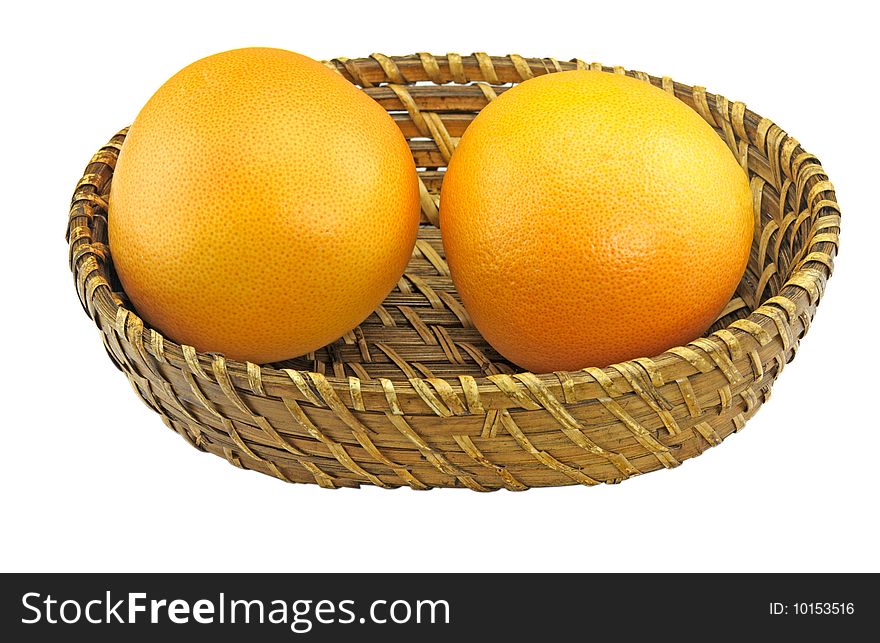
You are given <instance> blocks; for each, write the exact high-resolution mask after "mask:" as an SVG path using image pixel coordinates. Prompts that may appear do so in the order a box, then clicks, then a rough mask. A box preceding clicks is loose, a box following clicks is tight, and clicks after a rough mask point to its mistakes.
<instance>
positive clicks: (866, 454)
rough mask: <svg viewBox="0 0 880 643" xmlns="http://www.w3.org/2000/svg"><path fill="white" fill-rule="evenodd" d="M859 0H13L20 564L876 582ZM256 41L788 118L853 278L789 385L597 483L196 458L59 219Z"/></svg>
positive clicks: (14, 533)
mask: <svg viewBox="0 0 880 643" xmlns="http://www.w3.org/2000/svg"><path fill="white" fill-rule="evenodd" d="M860 4H861V5H862V6H867V5H864V4H863V3H852V4H851V5H850V4H847V3H844V2H834V3H821V4H819V3H815V4H813V3H808V2H798V3H791V5H790V6H784V5H783V3H776V2H766V1H764V2H744V1H738V2H735V3H717V2H716V3H707V2H695V3H678V4H676V3H668V2H664V3H644V4H631V5H627V3H625V2H606V3H602V4H600V5H593V6H589V7H588V3H586V2H571V3H566V2H553V3H518V2H514V1H509V2H504V3H491V2H473V1H470V2H452V1H450V0H444V1H443V2H407V3H400V2H398V3H376V2H365V1H361V2H358V3H349V2H341V1H340V0H335V1H334V2H318V3H316V2H310V3H293V2H291V3H280V2H279V3H267V2H258V1H256V0H248V1H247V2H241V3H237V4H227V3H220V2H212V3H204V4H199V5H196V4H195V3H193V4H190V3H184V2H172V3H164V2H155V1H152V2H149V3H146V2H145V3H138V4H137V5H135V4H134V3H132V4H130V5H129V4H125V3H111V2H103V3H64V4H62V3H58V4H57V5H43V6H41V5H39V4H37V3H29V2H16V3H12V4H9V5H7V7H6V8H5V9H4V18H3V22H4V24H3V26H2V27H0V29H2V31H3V34H2V38H0V48H2V56H0V60H2V65H3V74H2V76H0V83H2V84H3V85H4V89H3V91H2V95H3V100H2V102H0V112H2V116H3V118H2V119H0V122H2V141H3V144H2V148H0V163H2V165H3V168H2V169H3V172H2V176H3V178H4V180H5V188H4V198H3V204H4V220H5V221H6V224H5V226H4V243H3V246H2V248H3V249H2V254H0V256H2V259H3V262H4V263H3V304H4V307H3V312H4V314H3V315H2V322H0V323H2V326H3V328H2V331H3V332H2V359H3V362H2V363H3V367H2V378H3V382H2V395H3V404H2V414H0V418H2V420H0V421H2V432H3V436H2V442H0V447H2V464H0V476H2V484H0V489H2V491H0V494H2V514H0V515H2V523H3V527H2V530H0V570H3V571H12V570H21V571H38V570H71V571H72V570H83V571H119V570H141V571H196V570H238V571H256V570H261V571H274V570H280V571H327V572H329V571H337V570H357V571H383V570H388V571H401V570H402V571H434V570H449V571H508V570H509V571H543V570H559V571H565V570H577V571H639V570H658V571H667V570H668V571H676V570H682V571H685V570H687V571H721V570H743V571H745V570H758V571H762V570H763V571H783V570H792V571H807V570H852V571H858V570H871V571H880V565H878V547H877V543H878V530H877V520H878V518H877V513H878V501H877V492H878V475H877V471H876V469H877V467H878V464H877V463H878V459H877V454H876V450H877V448H878V445H880V422H878V415H877V412H876V401H877V399H878V397H880V388H878V377H880V360H878V357H880V356H878V348H877V346H878V339H877V332H876V329H875V328H874V326H873V322H874V321H875V320H876V319H877V315H876V313H877V311H876V308H875V307H876V302H877V278H876V267H877V265H878V264H877V255H878V252H880V236H878V220H880V217H878V208H877V198H876V190H877V185H878V181H877V176H876V171H877V156H876V154H877V149H878V142H880V141H878V135H877V127H876V122H877V121H876V106H877V102H876V101H875V92H876V79H875V78H874V76H875V74H874V68H875V67H876V63H877V61H878V59H880V51H878V46H877V36H876V24H875V23H874V22H873V21H872V20H869V19H868V17H867V16H865V15H862V14H861V13H860V11H859V9H858V8H857V7H858V6H859V5H860ZM10 12H11V13H10ZM250 45H266V46H275V47H283V48H288V49H293V50H295V51H299V52H301V53H304V54H307V55H310V56H312V57H314V58H318V59H322V58H330V57H334V56H348V57H358V56H366V55H369V54H370V53H372V52H375V51H380V52H383V53H386V54H407V53H414V52H416V51H430V52H434V53H437V54H443V53H446V52H448V51H455V52H459V53H463V54H464V53H470V52H472V51H486V52H489V53H491V54H496V55H504V54H507V53H520V54H522V55H525V56H554V57H556V58H559V59H569V58H572V57H579V58H583V59H585V60H587V61H594V60H598V61H600V62H603V63H606V64H619V65H623V66H626V67H627V68H635V69H640V70H644V71H647V72H650V73H653V74H656V75H663V74H668V75H670V76H672V77H673V78H675V79H676V80H680V81H682V82H686V83H688V84H702V85H706V86H707V87H708V88H709V90H710V91H717V92H719V93H723V94H724V95H726V96H728V97H729V98H731V99H737V100H743V101H745V102H746V103H747V104H748V105H749V106H750V107H751V108H752V109H754V110H755V111H757V112H758V113H760V114H762V115H764V116H767V117H769V118H771V119H773V120H774V121H776V122H777V123H779V124H780V126H782V127H783V128H784V129H786V130H787V131H788V132H790V133H791V134H793V135H794V136H795V137H796V138H798V139H799V140H800V141H801V142H802V144H803V145H804V146H805V147H806V148H807V149H808V150H809V151H811V152H813V153H814V154H816V155H817V156H818V157H819V158H820V159H821V161H822V162H823V164H824V166H825V168H826V170H827V172H828V174H829V176H830V177H831V180H832V181H833V182H834V184H835V186H836V188H837V195H838V199H839V201H840V204H841V206H842V208H843V213H844V216H843V227H842V245H841V253H840V256H839V259H838V262H837V266H836V270H835V274H834V277H833V278H832V279H831V281H830V283H829V287H828V290H827V294H826V296H825V298H824V300H823V302H822V304H821V306H820V308H819V311H818V314H817V316H816V319H815V321H814V324H813V326H812V328H811V330H810V333H809V335H808V336H807V337H806V339H805V340H804V341H803V343H802V345H801V350H800V352H799V354H798V356H797V358H796V359H795V360H794V362H793V363H791V364H789V365H788V367H787V368H786V369H785V371H784V372H783V374H782V376H781V378H780V380H779V381H778V383H777V384H776V386H775V388H774V389H773V398H772V399H771V400H770V402H769V403H768V404H767V405H766V406H765V407H764V408H763V409H762V410H761V411H760V412H759V413H758V415H757V416H756V417H755V418H754V419H753V420H751V421H750V422H749V424H748V425H747V426H746V428H745V430H744V431H743V432H742V433H740V434H738V435H735V436H732V437H731V438H730V439H729V440H727V441H725V442H724V444H723V445H721V446H720V447H718V448H716V449H712V450H710V451H709V452H707V453H706V454H704V455H703V456H701V457H699V458H696V459H694V460H691V461H688V462H687V463H685V465H684V466H682V467H680V468H678V469H675V470H672V471H662V472H657V473H653V474H651V475H648V476H644V477H641V478H637V479H634V480H632V481H628V482H626V483H624V484H622V485H617V486H600V487H595V488H583V487H567V488H558V489H536V490H532V491H529V492H526V493H521V494H514V493H509V492H506V491H499V492H496V493H493V494H476V493H472V492H468V491H457V490H434V491H430V492H414V491H411V490H408V489H400V490H396V491H386V490H381V489H373V488H364V489H362V490H360V491H352V490H340V491H335V492H332V491H326V490H323V489H320V488H318V487H316V486H291V485H284V484H282V483H280V482H278V481H277V480H274V479H272V478H270V477H266V476H262V475H259V474H255V473H248V472H243V471H240V470H238V469H235V468H233V467H231V466H229V464H228V463H226V462H225V461H224V460H223V459H221V458H217V457H214V456H210V455H206V454H201V453H199V452H198V451H196V450H195V449H193V448H191V447H189V446H188V445H187V444H186V443H185V442H184V441H183V440H182V439H180V438H179V437H178V436H176V435H175V434H173V433H172V432H171V431H169V430H167V429H166V428H165V427H164V426H163V424H162V423H161V421H160V420H159V418H158V417H157V416H155V415H153V414H152V413H151V412H149V411H148V410H147V409H146V407H144V405H143V404H142V403H141V402H140V401H139V400H138V399H137V398H136V397H135V395H134V394H133V392H132V390H131V388H130V386H129V384H128V382H127V381H126V379H125V377H123V376H122V375H121V374H120V373H119V372H118V371H117V370H116V369H115V368H114V367H113V366H112V364H111V363H110V361H109V360H108V359H107V356H106V354H105V353H104V349H103V347H102V345H101V341H100V338H99V335H98V333H97V331H96V330H95V328H94V326H93V324H92V322H91V321H90V320H89V319H88V318H87V317H86V315H85V314H84V313H83V311H82V309H81V308H80V305H79V302H78V301H77V298H76V295H75V292H74V288H73V282H72V279H71V276H70V273H69V271H68V267H67V247H66V244H65V242H64V238H63V237H64V230H65V224H66V218H67V208H68V203H69V199H70V194H71V192H72V189H73V187H74V184H75V183H76V181H77V179H78V178H79V177H80V175H81V172H82V169H83V168H84V166H85V164H86V162H87V161H88V159H89V158H90V156H91V155H92V153H93V152H94V151H95V150H96V149H97V148H98V147H99V146H100V145H102V144H103V143H104V142H105V141H106V140H107V139H108V138H109V137H110V136H111V135H112V134H113V133H115V132H116V131H117V130H118V129H119V128H121V127H122V126H124V125H127V124H128V123H130V122H131V120H132V119H133V118H134V116H135V115H136V114H137V112H138V110H139V109H140V107H141V106H142V105H143V103H144V102H145V101H146V100H147V99H148V98H149V96H150V95H151V94H152V92H153V91H155V90H156V89H157V88H158V87H159V85H161V84H162V82H164V81H165V80H166V79H167V78H168V77H170V76H171V75H172V74H173V73H175V72H176V71H177V70H178V69H180V68H181V67H183V66H185V65H186V64H188V63H190V62H192V61H194V60H196V59H197V58H200V57H202V56H205V55H208V54H212V53H216V52H219V51H222V50H226V49H232V48H237V47H242V46H250ZM817 600H818V599H817Z"/></svg>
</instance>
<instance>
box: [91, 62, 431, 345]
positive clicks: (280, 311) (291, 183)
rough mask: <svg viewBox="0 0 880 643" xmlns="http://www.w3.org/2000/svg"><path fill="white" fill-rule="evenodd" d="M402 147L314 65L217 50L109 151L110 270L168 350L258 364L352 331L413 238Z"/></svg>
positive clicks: (394, 274)
mask: <svg viewBox="0 0 880 643" xmlns="http://www.w3.org/2000/svg"><path fill="white" fill-rule="evenodd" d="M418 219H419V193H418V179H417V176H416V169H415V165H414V163H413V160H412V156H411V155H410V152H409V148H408V146H407V143H406V140H405V139H404V137H403V134H402V133H401V131H400V130H399V129H398V128H397V126H396V125H395V124H394V122H393V120H392V119H391V117H390V116H389V115H388V114H387V112H386V111H385V110H384V109H383V108H382V107H380V106H379V105H378V104H377V103H376V102H374V101H373V100H372V99H370V98H369V97H368V96H367V95H366V94H364V93H363V92H361V91H360V90H358V89H357V88H356V87H355V86H354V85H352V84H351V83H349V82H348V81H346V80H345V79H344V78H343V77H342V76H340V75H338V74H336V73H335V72H333V71H331V70H330V69H328V68H327V67H325V66H324V65H322V64H321V63H319V62H317V61H315V60H312V59H310V58H307V57H305V56H301V55H299V54H296V53H293V52H289V51H284V50H280V49H266V48H252V49H238V50H234V51H227V52H225V53H221V54H217V55H214V56H209V57H208V58H204V59H202V60H199V61H197V62H195V63H193V64H191V65H190V66H188V67H186V68H185V69H183V70H182V71H180V72H178V73H177V74H176V75H175V76H173V77H172V78H171V79H170V80H168V82H166V83H165V84H164V85H163V86H162V87H161V88H160V89H159V90H158V91H157V92H156V93H155V95H153V97H152V98H150V100H149V102H148V103H147V104H146V106H145V107H144V108H143V110H142V111H141V112H140V114H138V117H137V119H136V120H135V122H134V124H133V125H132V126H131V129H130V131H129V133H128V136H127V137H126V139H125V143H124V144H123V147H122V151H121V154H120V157H119V162H118V164H117V166H116V169H115V172H114V177H113V185H112V189H111V194H110V210H109V223H108V225H109V238H110V248H111V251H112V255H113V260H114V264H115V266H116V270H117V272H118V274H119V278H120V280H121V281H122V284H123V287H124V289H125V292H126V293H127V294H128V296H129V298H130V299H131V301H132V303H133V304H134V307H135V309H136V310H137V312H138V313H139V314H140V315H141V316H142V317H143V318H144V319H145V320H146V321H147V322H148V323H149V324H151V325H152V326H154V327H155V328H157V329H158V330H160V331H162V332H163V333H165V334H167V335H168V336H169V337H171V338H172V339H174V340H176V341H178V342H180V343H185V344H190V345H193V346H195V348H197V349H198V350H202V351H217V352H223V353H225V354H226V355H227V356H229V357H231V358H235V359H247V360H251V361H254V362H272V361H277V360H281V359H285V358H290V357H294V356H297V355H301V354H303V353H307V352H309V351H311V350H314V349H316V348H319V347H320V346H323V345H324V344H327V343H328V342H331V341H333V340H335V339H337V338H338V337H340V336H341V335H343V334H345V333H346V332H347V331H349V330H350V329H352V328H354V327H355V326H357V325H358V324H359V323H360V322H361V321H363V320H364V319H365V318H366V317H367V316H368V315H369V314H370V312H371V311H372V310H374V309H375V308H376V306H377V305H378V304H379V303H380V302H381V301H382V299H383V298H384V297H385V295H387V294H388V292H389V291H390V290H391V288H392V287H393V286H394V284H395V283H396V282H397V280H398V279H399V278H400V276H401V274H402V273H403V270H404V268H405V266H406V264H407V262H408V261H409V258H410V255H411V254H412V249H413V245H414V244H415V239H416V233H417V230H418Z"/></svg>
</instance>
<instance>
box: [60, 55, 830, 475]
mask: <svg viewBox="0 0 880 643" xmlns="http://www.w3.org/2000/svg"><path fill="white" fill-rule="evenodd" d="M326 64H327V65H328V66H329V67H330V68H331V69H334V70H336V71H337V72H338V73H340V74H342V75H343V76H344V77H345V78H346V79H348V80H349V81H351V82H353V83H355V84H357V85H358V86H360V87H361V88H363V91H365V92H366V93H367V94H369V95H370V96H371V97H373V98H374V99H375V100H376V101H378V102H379V104H381V105H382V106H383V107H384V108H385V109H386V110H388V111H389V113H391V115H392V117H393V118H394V120H395V122H396V123H397V124H398V125H399V126H400V128H401V130H402V131H403V132H404V134H405V135H406V137H407V139H409V142H410V147H411V149H412V154H413V156H414V158H415V161H416V165H417V166H418V167H419V169H420V172H419V176H420V179H421V182H420V188H421V203H422V224H423V225H422V227H421V230H420V233H419V240H418V243H417V245H416V248H415V252H414V254H413V257H412V260H411V262H410V264H409V267H408V269H407V271H406V274H405V276H404V277H403V278H402V279H401V280H400V282H399V283H398V285H397V287H396V288H395V290H394V291H393V292H392V293H391V294H390V295H389V296H388V297H387V299H386V300H385V301H384V302H383V304H382V305H381V306H380V307H379V308H378V310H376V311H375V313H374V314H372V315H371V316H370V317H369V318H368V319H367V320H366V321H365V322H364V323H363V324H361V325H360V326H359V327H358V328H355V329H354V330H353V331H351V332H349V333H348V334H346V335H345V336H344V337H343V338H341V339H340V340H339V341H337V342H335V343H334V344H332V345H329V346H326V347H324V348H322V349H320V350H318V351H315V352H314V353H312V354H309V355H306V356H303V357H300V358H297V359H293V360H290V361H287V362H282V363H279V364H273V365H257V364H251V363H241V362H234V361H227V360H226V359H224V358H223V357H222V356H221V355H217V354H210V353H198V352H196V351H195V349H193V348H192V347H189V346H180V345H178V344H175V343H174V342H172V341H171V340H170V339H168V338H165V337H163V336H162V335H161V334H159V333H158V332H157V331H155V330H153V329H151V328H148V327H145V325H144V323H143V322H142V321H141V319H140V318H139V317H138V316H137V315H136V314H135V313H134V311H133V310H132V309H131V307H130V305H129V304H128V302H127V300H126V297H125V294H124V293H123V292H122V291H121V287H120V285H119V282H118V280H117V279H116V276H115V274H114V272H113V266H112V261H111V248H109V247H108V246H107V221H106V216H107V215H106V211H107V210H106V207H107V198H108V195H109V192H110V186H111V179H112V176H113V168H114V165H115V163H116V159H117V155H118V153H119V150H120V148H121V146H122V143H123V140H124V138H125V130H123V131H122V132H120V133H119V134H117V135H116V136H114V137H113V138H112V139H111V140H110V142H109V143H108V144H107V145H105V146H104V147H102V148H101V149H100V150H99V151H98V152H97V154H95V156H94V157H93V158H92V160H91V162H90V163H89V165H88V166H87V167H86V170H85V175H84V176H83V177H82V179H81V180H80V181H79V183H78V185H77V187H76V191H75V193H74V196H73V201H72V205H71V210H70V219H69V224H68V236H67V238H68V241H69V244H70V265H71V269H72V270H73V273H74V276H75V283H76V289H77V293H78V295H79V298H80V300H81V302H82V304H83V306H84V308H85V310H86V312H87V313H88V314H89V316H90V317H91V318H92V319H93V320H94V321H95V323H96V324H97V326H98V328H99V329H100V331H101V337H102V339H103V341H104V345H105V347H106V349H107V352H108V353H109V355H110V357H111V359H112V360H113V362H114V363H115V364H116V365H117V366H118V367H119V369H120V370H121V371H122V372H123V373H125V375H126V376H127V377H128V379H129V381H130V382H131V384H132V387H133V388H134V390H135V391H136V392H137V394H138V395H139V396H140V397H141V398H142V399H143V401H144V402H145V403H146V404H147V406H149V407H150V408H151V409H153V410H154V411H155V412H157V413H159V414H160V415H161V417H162V419H163V420H164V422H165V424H166V425H168V426H169V427H170V428H171V429H173V430H174V431H176V432H177V433H179V434H180V435H181V436H182V437H183V438H184V439H185V440H186V441H187V442H189V443H190V444H192V445H193V446H195V447H196V448H198V449H201V450H204V451H209V452H211V453H214V454H216V455H219V456H221V457H223V458H226V459H227V460H228V461H229V462H231V463H232V464H234V465H235V466H237V467H241V468H244V469H252V470H255V471H260V472H262V473H265V474H269V475H272V476H275V477H277V478H280V479H281V480H285V481H289V482H308V483H317V484H319V485H321V486H323V487H357V486H359V485H361V484H372V485H378V486H381V487H396V486H402V485H407V486H409V487H412V488H413V489H427V488H430V487H467V488H469V489H473V490H476V491H488V490H493V489H498V488H501V487H505V488H507V489H510V490H516V491H518V490H523V489H527V488H529V487H533V486H552V485H566V484H573V483H580V484H584V485H594V484H598V483H601V482H608V483H613V482H619V481H621V480H624V479H626V478H629V477H631V476H635V475H638V474H640V473H646V472H649V471H653V470H656V469H662V468H670V467H675V466H678V465H679V464H680V463H681V462H683V461H684V460H686V459H688V458H691V457H693V456H696V455H699V454H700V453H702V452H703V451H704V450H706V449H708V448H709V447H712V446H715V445H717V444H719V443H721V441H722V440H723V439H724V438H726V437H727V436H728V435H730V434H731V433H733V432H736V431H739V430H740V429H742V428H743V426H744V425H745V423H746V421H747V420H748V419H749V418H750V417H751V416H752V415H754V413H755V412H756V411H757V410H758V408H759V407H760V406H761V404H763V403H764V402H765V401H766V400H767V399H768V398H769V396H770V387H771V386H772V384H773V382H774V380H775V379H776V378H777V377H778V376H779V374H780V373H781V372H782V370H783V367H784V366H785V365H786V364H787V363H788V362H789V361H791V359H792V358H793V357H794V354H795V351H796V350H797V348H798V343H799V341H800V339H801V338H802V337H803V336H804V334H805V333H806V331H807V329H808V328H809V326H810V320H811V319H812V317H813V314H814V312H815V310H816V306H817V305H818V303H819V300H820V298H821V296H822V293H823V290H824V288H825V283H826V281H827V279H828V277H829V276H830V274H831V270H832V262H833V258H834V256H835V254H836V251H837V245H838V232H839V224H840V214H839V209H838V206H837V203H836V202H835V196H834V190H833V187H832V185H831V183H830V182H829V181H828V178H827V177H826V175H825V172H824V171H823V169H822V166H821V165H820V164H819V162H818V160H817V159H816V158H815V157H813V156H812V155H810V154H808V153H807V152H805V151H804V150H803V149H802V148H801V147H800V145H799V144H798V142H797V141H796V140H794V139H793V138H791V137H790V136H788V135H787V134H786V133H785V132H783V131H782V130H781V129H780V128H779V127H777V126H776V125H775V124H773V123H771V122H770V121H769V120H767V119H765V118H762V117H760V116H758V115H756V114H754V113H753V112H751V111H749V110H748V109H746V107H745V105H744V104H743V103H740V102H730V101H728V100H727V99H726V98H724V97H723V96H719V95H713V94H710V93H708V92H707V91H706V90H705V89H704V88H703V87H689V86H687V85H682V84H680V83H676V82H673V81H672V80H671V79H669V78H666V77H664V78H655V77H652V76H648V75H646V74H644V73H642V72H632V71H625V70H623V69H622V68H619V67H614V68H609V67H602V66H601V65H599V64H597V63H593V64H587V63H584V62H582V61H580V60H575V61H571V62H559V61H557V60H554V59H552V58H543V59H537V58H533V59H526V58H522V57H520V56H516V55H511V56H506V57H490V56H488V55H486V54H482V53H478V54H474V55H472V56H459V55H457V54H448V55H446V56H442V57H441V56H436V57H435V56H432V55H429V54H418V55H414V56H401V57H387V56H383V55H380V54H374V55H373V56H371V57H370V58H363V59H356V60H349V59H345V58H340V59H336V60H333V61H329V62H327V63H326ZM575 68H592V69H603V70H604V71H606V72H611V73H617V74H624V73H625V74H628V75H630V76H633V77H635V78H638V79H641V80H643V81H645V82H650V83H652V84H654V85H656V86H658V87H660V88H662V89H663V90H664V91H667V92H670V93H673V94H674V95H675V96H677V97H678V98H680V99H681V100H682V101H684V102H685V103H686V104H687V105H689V106H690V107H692V108H693V109H694V110H696V111H697V112H698V113H699V114H700V115H701V116H702V117H703V118H704V119H705V120H706V121H707V122H708V123H709V124H710V125H712V127H714V128H715V130H716V131H717V132H718V134H719V136H721V137H722V138H723V139H724V140H725V141H726V142H727V144H728V145H729V147H730V149H731V150H732V151H733V153H734V155H735V156H736V158H737V159H739V161H740V163H741V164H742V166H743V167H744V168H746V169H747V171H748V174H749V177H750V180H751V188H752V194H753V198H754V209H755V213H756V218H755V221H756V234H755V240H754V244H753V247H752V250H751V257H750V260H749V264H748V269H747V271H746V274H745V276H744V277H743V280H742V282H741V284H740V286H739V288H738V290H737V292H736V295H735V296H734V298H733V299H732V300H731V301H730V303H729V304H728V306H727V308H726V309H725V311H724V313H723V314H722V317H721V318H720V319H719V320H718V321H717V322H716V324H715V325H714V326H713V327H712V329H711V330H712V331H713V332H711V334H707V335H706V336H705V337H703V338H701V339H698V340H696V341H694V342H692V343H690V344H688V345H687V346H679V347H676V348H673V349H671V350H670V351H668V352H666V353H663V354H662V355H659V356H656V357H652V358H648V357H645V358H641V359H636V360H632V361H628V362H624V363H621V364H616V365H612V366H609V367H608V368H605V369H597V368H587V369H584V370H580V371H573V372H557V373H551V374H542V375H536V374H532V373H527V372H520V371H519V370H518V369H516V368H515V367H514V366H513V365H511V364H510V363H508V362H506V361H505V360H504V359H503V358H501V357H500V356H499V355H498V354H497V353H496V352H495V351H493V350H492V348H491V347H490V346H489V345H488V344H487V343H486V342H485V340H483V339H482V337H481V336H480V335H479V333H478V332H477V331H476V330H475V329H474V327H473V325H472V324H471V322H470V320H469V319H468V315H467V312H466V311H465V310H464V308H463V307H462V305H461V303H460V302H459V300H458V298H457V295H456V292H455V289H454V287H453V285H452V282H451V280H450V278H449V271H448V269H447V266H446V262H445V261H444V258H443V247H442V244H441V241H440V234H439V230H438V228H437V227H436V226H437V212H438V194H439V192H440V184H441V181H442V178H443V173H442V170H443V169H444V167H445V166H446V164H447V162H448V161H449V158H450V155H451V154H452V151H453V150H454V149H455V145H456V143H457V141H458V139H459V137H460V136H461V134H462V132H463V131H464V129H465V128H466V127H467V125H468V123H470V121H471V120H472V119H473V118H474V116H475V115H476V114H477V113H478V112H479V110H480V109H481V108H482V107H483V106H485V105H486V104H487V103H488V102H489V101H491V100H493V99H494V98H495V97H496V96H498V95H499V94H501V93H502V92H504V91H506V90H507V89H508V88H509V87H510V86H511V84H515V83H518V82H521V81H523V80H527V79H529V78H531V77H533V76H536V75H540V74H546V73H553V72H556V71H562V70H568V69H575ZM340 178H341V180H344V177H340ZM123 429H124V426H120V430H123ZM786 430H794V427H786Z"/></svg>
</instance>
